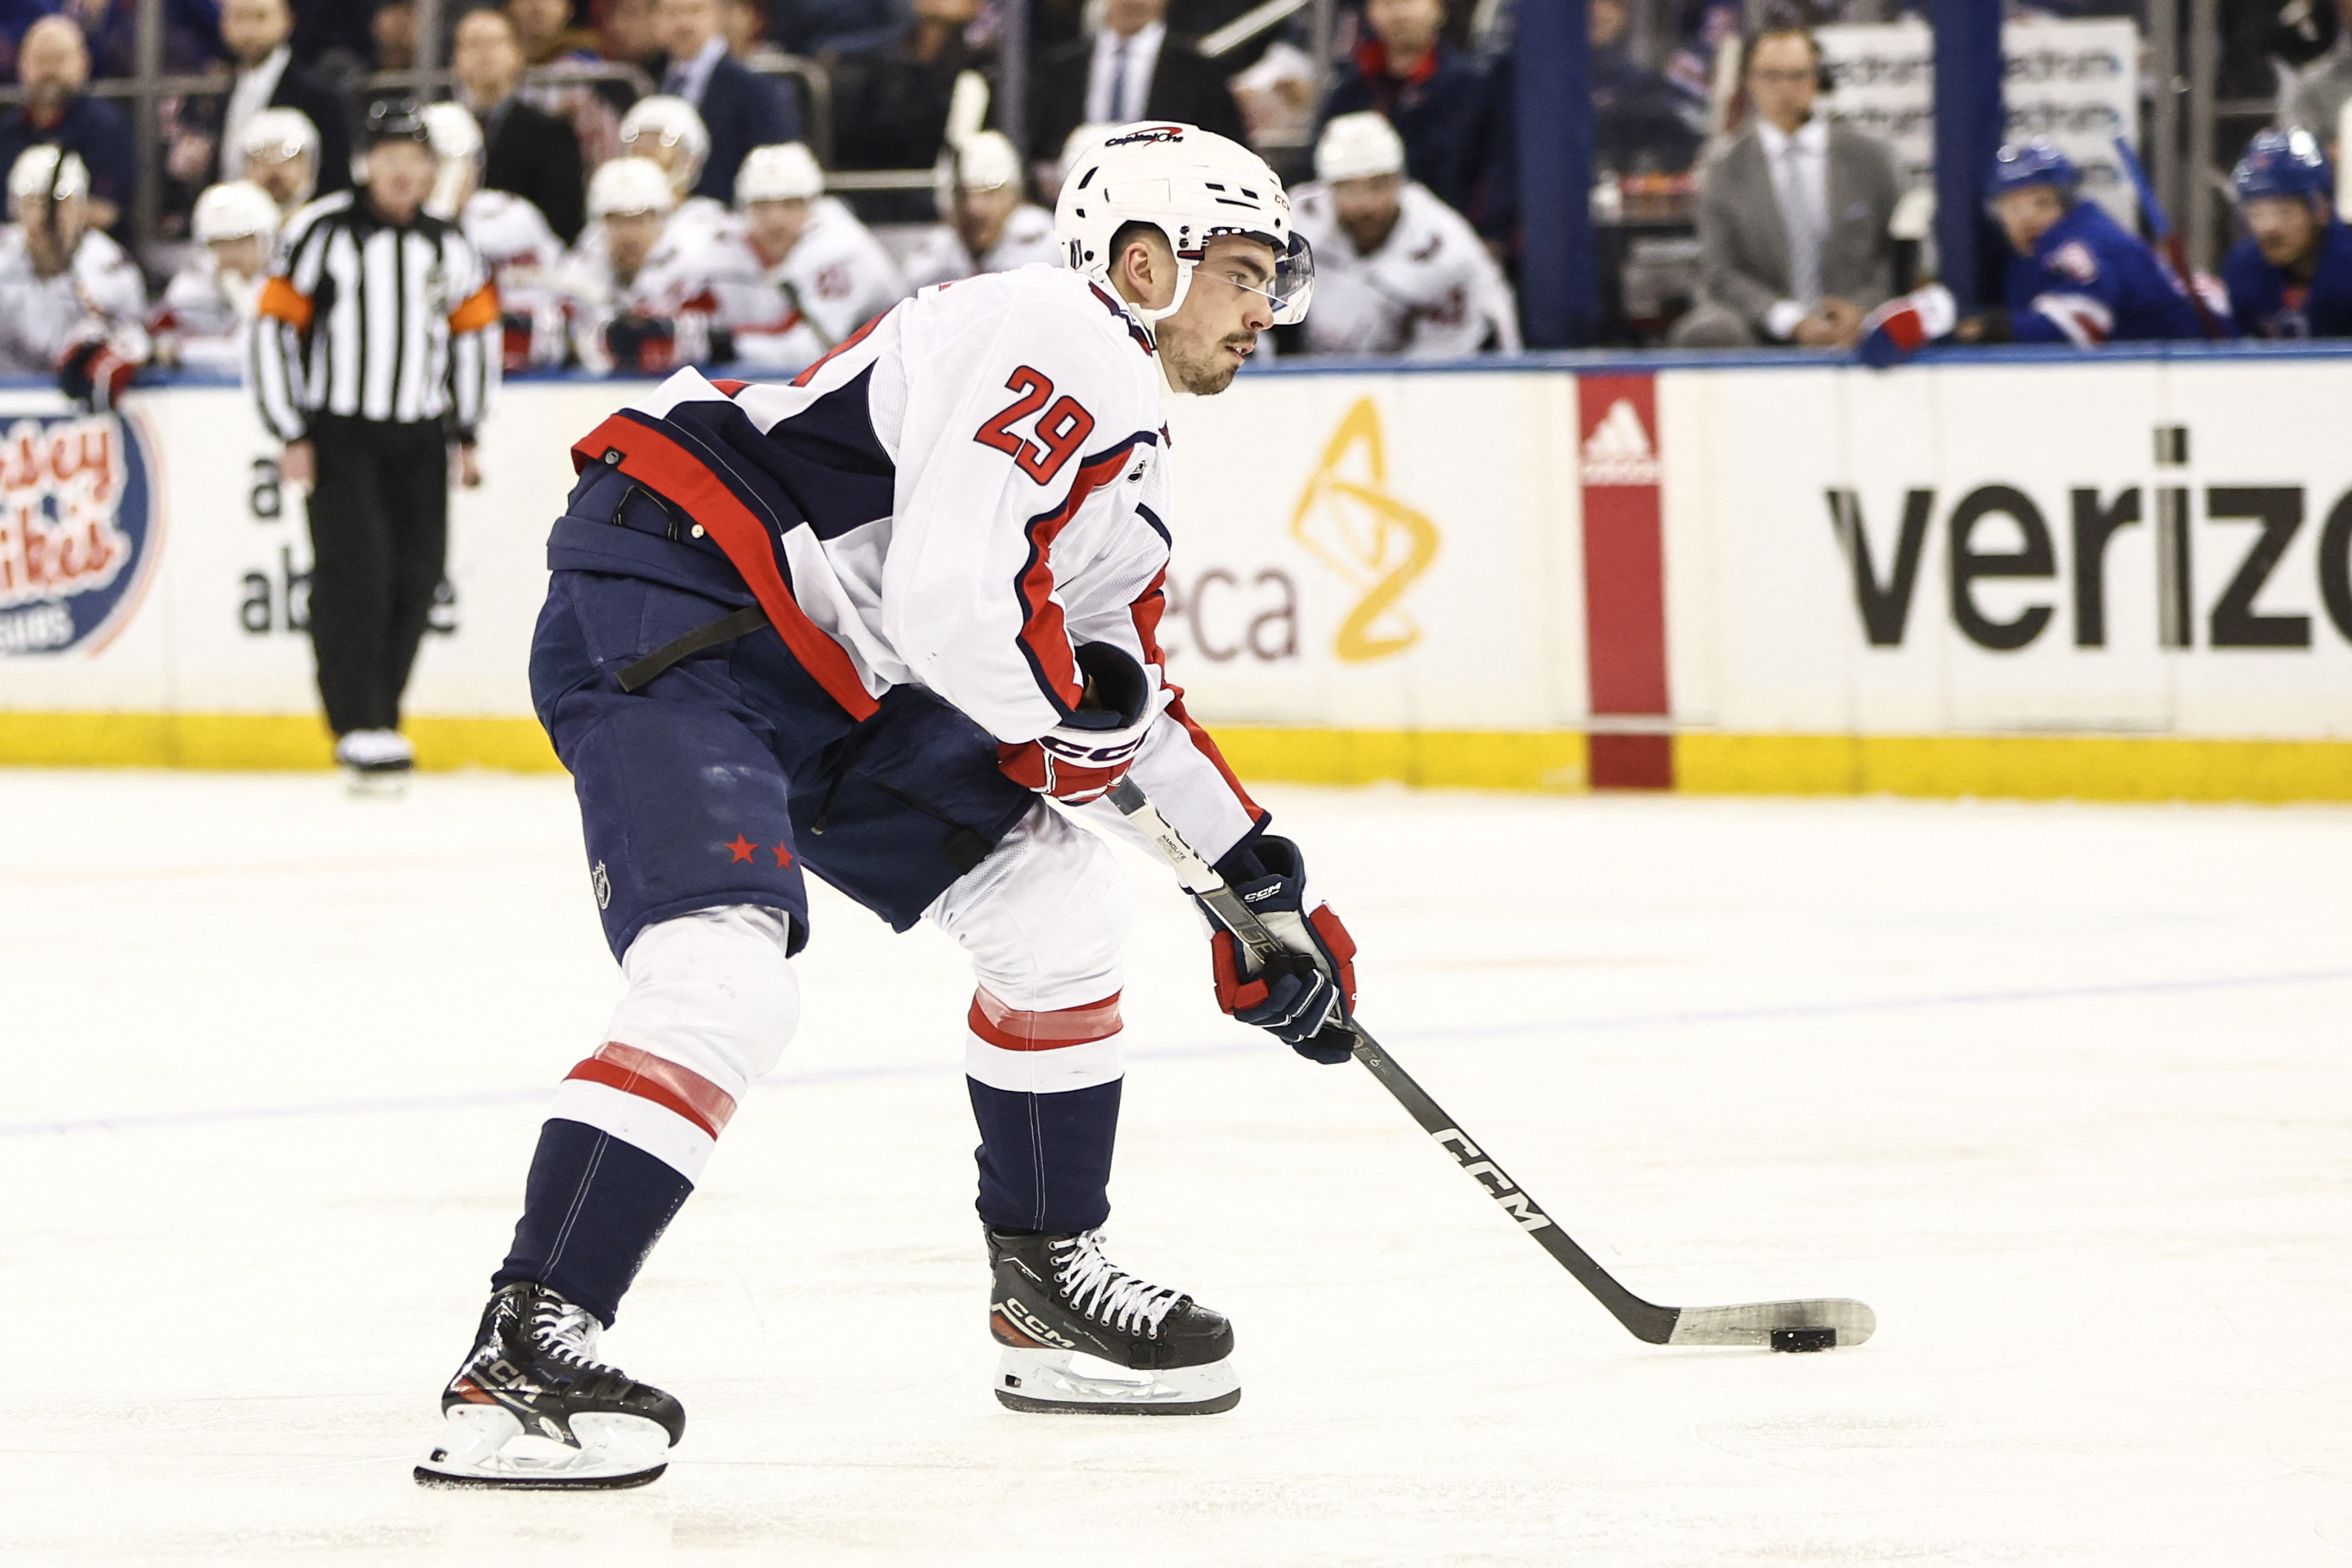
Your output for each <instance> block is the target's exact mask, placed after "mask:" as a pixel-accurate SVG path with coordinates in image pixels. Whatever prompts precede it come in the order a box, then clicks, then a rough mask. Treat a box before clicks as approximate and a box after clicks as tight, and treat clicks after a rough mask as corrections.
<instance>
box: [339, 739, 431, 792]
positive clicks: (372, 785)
mask: <svg viewBox="0 0 2352 1568" xmlns="http://www.w3.org/2000/svg"><path fill="white" fill-rule="evenodd" d="M335 762H336V764H337V765H338V766H340V767H341V768H342V770H343V787H344V788H345V789H349V790H350V791H351V792H352V794H354V795H398V794H401V793H404V791H405V790H406V789H408V776H409V774H410V773H412V772H413V771H415V767H416V750H415V747H412V746H410V745H409V744H408V737H406V736H404V735H403V734H401V733H400V732H399V731H398V730H396V729H355V730H353V731H352V732H351V733H350V734H349V735H346V736H344V737H342V738H341V740H338V741H337V742H335Z"/></svg>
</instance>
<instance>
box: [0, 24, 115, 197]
mask: <svg viewBox="0 0 2352 1568" xmlns="http://www.w3.org/2000/svg"><path fill="white" fill-rule="evenodd" d="M16 78H17V80H18V81H19V82H21V83H22V84H23V85H24V89H25V106H24V108H22V109H20V110H16V112H15V113H13V114H11V113H6V112H5V110H0V169H13V168H15V167H16V159H17V157H18V155H19V154H21V153H22V152H24V151H25V149H26V148H27V147H32V146H37V145H39V144H42V143H49V142H54V143H55V144H57V145H58V146H59V147H63V148H65V149H66V150H67V151H68V152H78V153H79V154H80V155H81V161H82V164H83V166H84V167H85V168H87V169H88V170H89V221H90V222H91V223H92V224H93V225H96V226H97V227H99V228H102V229H111V228H113V227H114V226H115V225H116V224H118V223H120V222H121V218H122V209H123V206H124V204H126V203H128V202H129V201H130V200H131V179H132V172H133V163H134V162H135V160H134V158H133V155H132V152H131V124H130V122H129V121H128V120H124V119H123V118H122V111H121V110H119V109H117V108H116V107H115V106H114V105H112V104H110V103H109V102H107V101H106V100H105V99H100V98H91V97H90V96H89V94H87V93H85V92H84V91H83V90H82V89H84V88H86V87H88V86H89V49H88V48H86V47H84V46H83V44H82V37H81V29H80V28H79V27H77V26H74V25H73V24H72V23H71V22H69V21H68V20H67V19H66V18H65V17H63V16H44V17H42V18H41V19H40V20H39V21H37V22H36V23H34V24H33V25H32V26H31V27H30V28H28V29H27V30H26V34H25V43H24V47H22V48H21V49H20V50H19V51H18V53H17V56H16Z"/></svg>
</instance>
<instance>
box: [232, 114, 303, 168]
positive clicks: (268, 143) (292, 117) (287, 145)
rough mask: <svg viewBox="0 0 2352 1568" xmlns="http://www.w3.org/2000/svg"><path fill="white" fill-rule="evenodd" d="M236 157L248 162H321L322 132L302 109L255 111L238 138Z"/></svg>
mask: <svg viewBox="0 0 2352 1568" xmlns="http://www.w3.org/2000/svg"><path fill="white" fill-rule="evenodd" d="M236 155H237V157H238V158H240V159H245V158H268V159H271V160H273V161H275V160H283V159H287V158H308V159H310V161H311V162H314V163H315V162H318V158H319V128H318V127H317V126H315V125H313V124H311V123H310V116H309V115H307V114H305V113H303V112H302V111H301V110H299V109H262V110H255V111H254V112H253V114H252V115H251V116H250V117H248V118H247V120H246V122H245V133H244V134H243V135H241V136H239V137H238V138H237V142H236Z"/></svg>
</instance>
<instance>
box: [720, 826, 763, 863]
mask: <svg viewBox="0 0 2352 1568" xmlns="http://www.w3.org/2000/svg"><path fill="white" fill-rule="evenodd" d="M720 847H721V848H722V849H725V850H727V851H729V852H731V853H732V854H733V856H734V857H735V858H734V860H730V861H729V862H727V863H728V864H729V865H733V864H734V863H735V862H736V861H747V860H750V859H751V852H752V851H753V850H756V849H758V848H759V847H760V846H759V845H757V844H755V843H753V842H752V841H751V840H749V839H747V838H745V837H744V836H743V835H742V834H740V833H738V834H736V835H735V841H734V842H733V843H731V844H723V845H721V846H720Z"/></svg>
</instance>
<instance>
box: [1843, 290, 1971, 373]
mask: <svg viewBox="0 0 2352 1568" xmlns="http://www.w3.org/2000/svg"><path fill="white" fill-rule="evenodd" d="M1959 322H1960V312H1959V307H1958V304H1957V303H1956V302H1955V301H1954V300H1953V298H1952V291H1951V290H1950V289H1948V288H1947V287H1944V286H1943V285H1942V284H1940V283H1931V284H1929V285H1927V287H1925V288H1921V289H1916V290H1914V291H1913V292H1911V293H1909V294H1903V295H1897V296H1896V297H1895V298H1893V299H1890V300H1888V301H1887V302H1886V303H1885V304H1884V305H1881V306H1880V307H1879V308H1877V309H1875V310H1873V311H1872V312H1871V313H1870V314H1869V315H1867V316H1865V317H1864V318H1863V319H1862V339H1861V341H1860V342H1859V343H1857V344H1856V345H1855V347H1854V356H1855V357H1856V358H1857V359H1859V360H1861V361H1862V362H1863V363H1864V364H1865V365H1870V366H1873V367H1874V368H1876V369H1878V370H1885V368H1886V367H1887V366H1889V365H1894V364H1899V363H1901V362H1902V361H1905V360H1907V359H1909V358H1910V357H1911V356H1912V355H1914V354H1916V353H1917V352H1918V351H1919V350H1922V349H1924V348H1926V347H1927V345H1928V344H1929V343H1932V342H1934V341H1935V340H1937V339H1938V338H1942V337H1948V336H1949V335H1950V333H1951V330H1952V329H1953V328H1955V327H1957V326H1958V325H1959Z"/></svg>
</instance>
